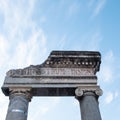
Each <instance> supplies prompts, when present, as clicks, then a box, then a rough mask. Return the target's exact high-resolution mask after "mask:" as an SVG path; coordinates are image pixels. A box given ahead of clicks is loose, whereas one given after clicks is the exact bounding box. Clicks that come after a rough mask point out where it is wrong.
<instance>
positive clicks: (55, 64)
mask: <svg viewBox="0 0 120 120" xmlns="http://www.w3.org/2000/svg"><path fill="white" fill-rule="evenodd" d="M100 63H101V55H100V53H99V52H90V51H53V52H52V53H51V54H50V56H49V57H48V59H47V60H46V61H45V62H44V63H43V64H41V65H31V66H29V67H26V68H24V69H16V70H9V71H8V72H7V73H6V77H5V81H4V84H3V86H2V90H3V93H4V94H5V95H7V96H10V104H9V108H8V114H7V118H6V120H16V118H18V119H19V120H26V119H27V117H26V116H27V107H28V102H29V101H30V100H31V97H32V96H76V98H77V99H78V100H79V102H81V113H82V120H101V117H100V113H99V108H98V104H97V102H98V101H97V99H98V97H99V96H100V95H102V90H101V89H100V87H99V85H97V76H96V72H97V71H99V68H100ZM90 110H91V111H90ZM95 115H96V116H95Z"/></svg>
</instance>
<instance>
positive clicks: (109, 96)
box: [105, 92, 113, 104]
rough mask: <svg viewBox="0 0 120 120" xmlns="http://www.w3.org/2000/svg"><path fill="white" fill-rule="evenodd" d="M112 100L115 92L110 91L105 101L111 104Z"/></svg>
mask: <svg viewBox="0 0 120 120" xmlns="http://www.w3.org/2000/svg"><path fill="white" fill-rule="evenodd" d="M112 101H113V93H111V92H109V93H107V95H106V98H105V102H106V104H109V103H111V102H112Z"/></svg>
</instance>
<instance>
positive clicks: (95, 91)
mask: <svg viewBox="0 0 120 120" xmlns="http://www.w3.org/2000/svg"><path fill="white" fill-rule="evenodd" d="M102 94H103V91H102V90H101V89H100V88H97V89H88V88H86V89H83V88H80V87H78V88H76V90H75V96H76V98H79V97H82V96H86V95H88V96H91V95H93V96H96V97H99V96H101V95H102Z"/></svg>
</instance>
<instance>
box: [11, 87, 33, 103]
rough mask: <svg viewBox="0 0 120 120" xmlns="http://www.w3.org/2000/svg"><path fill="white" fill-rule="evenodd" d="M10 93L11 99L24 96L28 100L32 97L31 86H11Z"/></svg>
mask: <svg viewBox="0 0 120 120" xmlns="http://www.w3.org/2000/svg"><path fill="white" fill-rule="evenodd" d="M9 93H10V95H9V98H10V99H11V98H13V97H14V96H24V97H25V98H26V99H27V100H28V101H31V98H32V92H31V88H23V87H11V88H9Z"/></svg>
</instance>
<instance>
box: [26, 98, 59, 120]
mask: <svg viewBox="0 0 120 120" xmlns="http://www.w3.org/2000/svg"><path fill="white" fill-rule="evenodd" d="M44 99H47V102H44ZM60 100H61V98H60V97H52V98H50V97H49V98H48V97H47V98H43V99H42V100H41V101H42V103H40V106H39V105H38V104H39V103H38V101H39V100H37V99H33V101H32V104H31V105H30V110H31V111H29V112H30V114H29V116H28V119H29V120H36V119H38V118H39V119H43V117H44V116H45V115H46V114H47V113H48V112H50V111H51V110H52V109H54V108H55V107H56V106H58V104H59V103H60ZM35 105H36V106H35ZM33 107H36V112H35V113H34V114H33V112H34V109H33ZM31 108H32V109H31Z"/></svg>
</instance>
